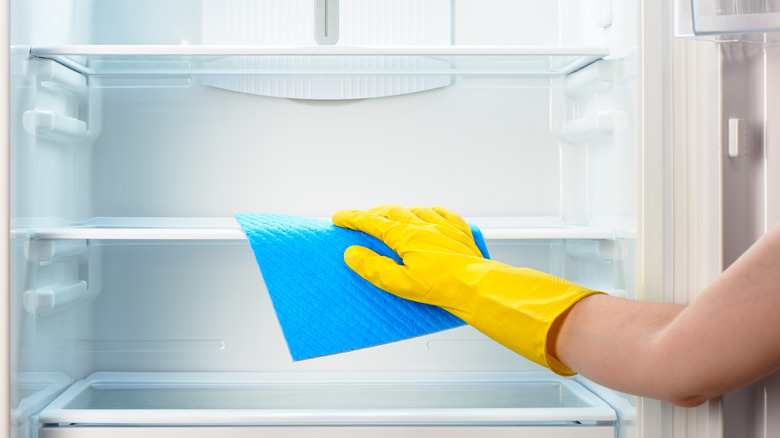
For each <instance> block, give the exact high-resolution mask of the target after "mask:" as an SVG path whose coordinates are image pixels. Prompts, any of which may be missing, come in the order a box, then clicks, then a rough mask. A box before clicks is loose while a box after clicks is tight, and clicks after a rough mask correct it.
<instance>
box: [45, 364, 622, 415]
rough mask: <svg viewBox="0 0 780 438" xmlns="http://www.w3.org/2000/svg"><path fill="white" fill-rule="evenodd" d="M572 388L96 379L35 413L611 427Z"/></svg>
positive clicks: (288, 379) (450, 380)
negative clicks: (564, 423) (565, 423)
mask: <svg viewBox="0 0 780 438" xmlns="http://www.w3.org/2000/svg"><path fill="white" fill-rule="evenodd" d="M616 419H617V418H616V414H615V412H614V410H612V408H611V407H609V405H607V404H606V403H604V402H603V401H602V400H601V399H600V398H598V397H596V396H595V395H594V394H592V393H591V392H589V391H588V390H587V389H585V388H584V387H583V386H581V385H579V384H578V383H576V382H574V381H572V380H568V379H562V378H559V377H556V376H554V375H552V374H549V373H544V374H538V375H537V374H525V375H523V374H496V375H493V376H491V375H490V374H489V373H478V374H452V373H435V374H425V373H421V374H414V373H411V374H404V373H385V374H381V373H374V374H365V375H361V374H349V375H346V374H338V373H336V374H319V375H317V374H312V375H301V374H295V375H289V374H288V375H285V374H274V373H270V374H242V373H236V374H225V373H221V374H220V373H214V374H165V373H163V374H158V373H151V374H145V373H96V374H93V375H91V376H90V377H88V378H87V379H85V380H82V381H79V382H77V383H76V384H74V385H73V386H71V387H70V388H68V389H67V390H66V391H65V392H64V393H63V394H62V395H61V396H60V397H59V398H57V399H56V400H55V401H54V402H52V403H51V404H50V405H49V406H48V407H47V408H46V409H44V410H43V411H42V412H41V415H40V422H41V423H59V424H79V423H81V424H91V425H155V424H156V425H170V424H187V425H217V424H242V425H273V424H276V425H306V424H308V425H317V424H319V425H325V424H332V425H347V424H385V425H387V424H395V425H412V424H486V423H489V424H493V425H498V424H504V425H523V424H526V425H539V424H544V423H552V424H555V423H563V422H568V423H570V424H569V425H570V426H588V425H590V426H594V425H598V424H601V425H604V424H605V423H607V424H609V423H611V422H613V421H615V420H616Z"/></svg>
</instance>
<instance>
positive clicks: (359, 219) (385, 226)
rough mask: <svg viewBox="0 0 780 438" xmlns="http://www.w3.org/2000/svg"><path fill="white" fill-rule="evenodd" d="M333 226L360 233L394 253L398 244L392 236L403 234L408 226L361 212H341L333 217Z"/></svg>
mask: <svg viewBox="0 0 780 438" xmlns="http://www.w3.org/2000/svg"><path fill="white" fill-rule="evenodd" d="M332 220H333V224H334V225H336V226H338V227H343V228H350V229H353V230H357V231H362V232H364V233H366V234H369V235H371V236H374V237H376V238H377V239H379V240H381V241H383V242H384V243H385V244H387V246H389V247H390V249H392V250H393V251H395V252H399V251H398V249H399V248H398V242H397V239H395V238H394V236H397V235H398V233H401V232H403V231H404V230H405V229H406V227H408V225H405V224H399V223H398V222H396V221H393V220H390V219H387V218H385V217H382V216H379V215H376V214H371V213H369V212H367V211H363V210H341V211H337V212H336V213H335V214H334V215H333V217H332Z"/></svg>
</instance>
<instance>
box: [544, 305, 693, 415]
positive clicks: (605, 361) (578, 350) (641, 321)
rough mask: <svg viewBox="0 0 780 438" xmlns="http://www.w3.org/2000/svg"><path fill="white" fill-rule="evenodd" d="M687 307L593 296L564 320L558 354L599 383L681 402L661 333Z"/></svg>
mask: <svg viewBox="0 0 780 438" xmlns="http://www.w3.org/2000/svg"><path fill="white" fill-rule="evenodd" d="M684 308H685V306H683V305H677V304H661V303H649V302H643V301H635V300H628V299H623V298H616V297H611V296H608V295H593V296H590V297H587V298H585V299H583V300H582V301H580V302H579V303H577V304H576V305H575V306H574V307H572V309H571V310H570V311H569V312H568V313H567V314H566V315H565V316H564V318H562V320H560V321H559V324H558V335H557V339H556V342H555V343H554V346H553V354H554V355H555V356H556V357H558V358H559V359H560V360H561V361H563V362H564V363H565V364H567V365H568V366H569V367H571V368H573V369H574V370H576V371H577V372H578V373H580V374H582V375H583V376H585V377H587V378H588V379H590V380H593V381H594V382H597V383H599V384H602V385H604V386H607V387H610V388H614V389H616V390H619V391H624V392H628V393H632V394H638V395H644V396H649V397H654V398H661V399H665V400H670V401H675V400H674V399H675V395H674V394H673V392H674V391H675V388H669V387H667V386H666V385H665V384H664V383H665V382H666V379H663V378H661V379H653V378H651V376H653V375H656V374H662V372H663V370H661V369H659V368H660V367H661V366H662V365H663V364H662V363H661V362H660V361H661V360H664V358H661V357H658V356H659V355H660V354H662V353H661V351H660V349H658V348H657V342H656V341H657V339H658V337H659V335H660V334H661V333H662V332H663V331H664V330H665V329H666V327H668V326H669V324H670V323H671V322H672V321H673V320H674V319H675V318H676V317H677V316H678V315H679V314H680V312H682V310H683V309H684Z"/></svg>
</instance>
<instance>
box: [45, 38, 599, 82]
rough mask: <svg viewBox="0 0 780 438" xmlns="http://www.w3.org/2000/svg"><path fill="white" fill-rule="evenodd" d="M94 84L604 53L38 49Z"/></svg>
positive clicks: (481, 71)
mask: <svg viewBox="0 0 780 438" xmlns="http://www.w3.org/2000/svg"><path fill="white" fill-rule="evenodd" d="M30 53H31V55H33V56H35V57H39V58H48V59H53V60H55V61H57V62H59V63H60V64H62V65H65V66H66V67H69V68H71V69H73V70H75V71H78V72H80V73H83V74H85V75H88V76H116V75H132V76H144V75H149V76H151V75H153V76H166V75H274V76H280V75H282V76H283V75H318V76H319V75H522V76H555V75H565V74H569V73H572V72H574V71H577V70H579V69H581V68H583V67H585V66H587V65H589V64H591V63H593V62H595V61H597V60H599V59H601V58H604V57H605V56H607V55H609V50H608V49H606V48H603V47H565V46H356V47H348V46H206V45H200V46H184V45H180V46H176V45H174V46H165V45H81V46H79V45H73V46H52V47H32V48H31V49H30Z"/></svg>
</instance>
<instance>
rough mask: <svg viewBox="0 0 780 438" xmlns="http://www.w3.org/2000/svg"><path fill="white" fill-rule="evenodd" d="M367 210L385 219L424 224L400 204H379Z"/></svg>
mask: <svg viewBox="0 0 780 438" xmlns="http://www.w3.org/2000/svg"><path fill="white" fill-rule="evenodd" d="M367 212H369V213H372V214H375V215H378V216H382V217H385V218H387V219H390V220H393V221H396V222H400V223H402V224H410V225H425V223H424V221H422V220H420V218H419V217H417V215H415V214H414V213H413V212H412V211H411V210H409V209H407V208H405V207H402V206H400V205H381V206H379V207H374V208H370V209H368V210H367Z"/></svg>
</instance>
